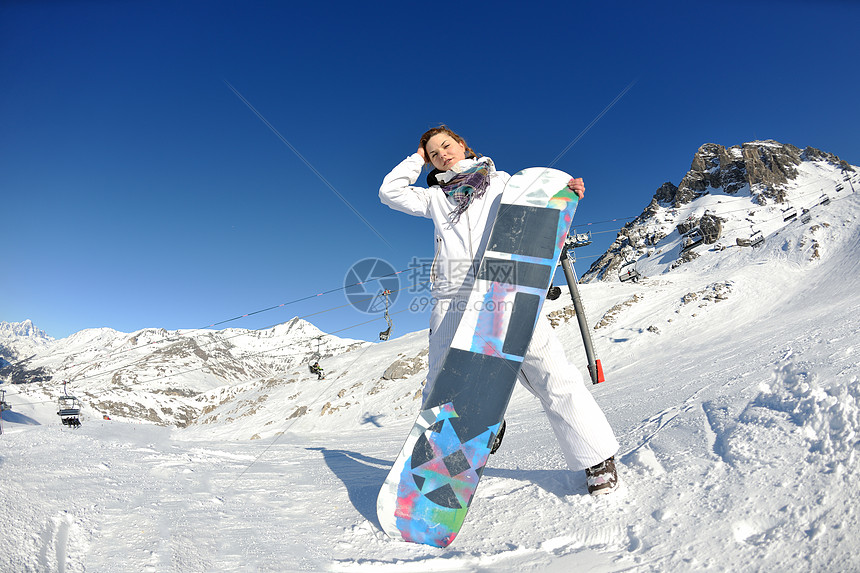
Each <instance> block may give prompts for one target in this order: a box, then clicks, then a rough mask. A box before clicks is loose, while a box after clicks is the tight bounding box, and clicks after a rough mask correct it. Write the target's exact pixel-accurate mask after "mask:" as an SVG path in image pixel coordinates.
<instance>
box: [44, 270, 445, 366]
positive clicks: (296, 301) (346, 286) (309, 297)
mask: <svg viewBox="0 0 860 573" xmlns="http://www.w3.org/2000/svg"><path fill="white" fill-rule="evenodd" d="M431 264H432V263H424V264H421V265H413V266H411V267H407V268H405V269H401V270H399V271H395V272H393V273H388V274H385V275H380V276H378V277H373V278H371V279H368V280H364V281H359V282H356V283H353V284H349V285H344V286H342V287H339V288H334V289H329V290H326V291H321V292H319V293H316V294H312V295H306V296H303V297H300V298H296V299H293V300H289V301H287V302H283V303H281V304H277V305H274V306H270V307H267V308H262V309H259V310H255V311H252V312H248V313H245V314H243V315H240V316H235V317H233V318H228V319H225V320H221V321H218V322H213V323H212V324H209V325H208V326H203V327H199V328H192V329H189V330H188V331H186V332H185V333H183V335H182V336H179V335H177V336H174V337H168V338H167V339H164V340H160V341H158V343H160V344H164V343H169V342H175V341H178V340H181V339H182V338H183V336H186V335H188V334H190V333H192V332H196V331H201V330H208V329H210V328H212V327H215V326H220V325H223V324H227V323H229V322H234V321H237V320H240V319H243V318H247V317H250V316H254V315H258V314H262V313H265V312H269V311H272V310H276V309H279V308H283V307H285V306H289V305H292V304H296V303H299V302H304V301H307V300H311V299H314V298H318V297H321V296H325V295H328V294H333V293H336V292H340V291H344V290H346V289H348V288H352V287H356V286H361V285H364V284H367V283H368V282H372V281H375V280H380V279H384V278H388V277H394V276H397V275H400V274H403V273H405V272H407V271H414V270H416V269H422V268H426V267H428V266H430V265H431ZM421 284H424V283H421ZM399 290H402V289H399ZM392 292H394V291H392ZM342 306H348V305H342ZM342 306H340V307H335V308H342ZM329 310H330V309H329ZM321 312H326V310H323V311H320V313H321ZM313 314H319V313H313ZM313 314H309V315H305V316H313ZM299 318H303V317H299ZM278 324H281V323H278ZM268 328H271V327H268ZM147 344H153V343H151V342H150V343H147ZM138 349H139V348H126V349H122V350H116V351H114V352H108V353H107V354H106V355H102V356H101V357H100V358H99V359H100V360H105V359H107V358H111V357H115V356H118V355H120V354H124V353H126V352H132V351H134V350H138ZM72 354H73V352H65V353H57V354H55V355H54V356H57V357H59V356H69V355H72ZM85 366H86V365H85ZM77 375H78V374H74V375H72V376H71V378H72V379H75V378H76V377H77Z"/></svg>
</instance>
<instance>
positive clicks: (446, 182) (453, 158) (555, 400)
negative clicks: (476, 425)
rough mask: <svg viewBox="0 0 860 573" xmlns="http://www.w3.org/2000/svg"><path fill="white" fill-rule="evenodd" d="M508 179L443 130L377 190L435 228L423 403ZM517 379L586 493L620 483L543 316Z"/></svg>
mask: <svg viewBox="0 0 860 573" xmlns="http://www.w3.org/2000/svg"><path fill="white" fill-rule="evenodd" d="M428 164H429V165H432V167H433V170H432V171H431V172H430V174H429V175H428V177H427V183H428V185H429V188H424V187H415V186H414V184H415V182H416V181H417V180H418V176H419V175H420V174H421V170H422V168H423V167H424V166H425V165H428ZM508 179H510V175H508V174H507V173H505V172H503V171H496V169H495V166H494V165H493V162H492V160H491V159H490V158H488V157H480V158H479V157H478V156H477V154H476V153H475V152H474V151H472V149H471V148H470V147H469V146H468V145H467V144H466V141H465V140H464V139H463V138H462V137H460V136H459V135H457V134H456V133H454V132H453V131H451V130H450V129H449V128H448V127H446V126H444V125H443V126H440V127H436V128H433V129H431V130H429V131H427V132H426V133H425V134H424V135H422V136H421V139H420V143H419V147H418V150H417V151H416V152H415V153H413V154H412V155H410V156H409V157H407V158H406V159H405V160H403V161H402V162H401V163H400V164H399V165H397V167H395V168H394V169H393V170H392V171H391V173H389V174H388V175H387V176H386V177H385V179H384V180H383V182H382V186H381V187H380V188H379V197H380V199H381V200H382V202H383V203H384V204H386V205H388V206H389V207H391V208H392V209H395V210H397V211H402V212H404V213H407V214H409V215H417V216H421V217H426V218H429V219H432V220H433V223H434V225H435V240H436V256H435V258H434V261H433V267H432V270H431V280H432V294H433V297H434V305H433V310H432V312H431V316H430V356H429V359H430V369H429V372H428V374H427V383H426V384H425V386H424V395H423V398H424V399H426V398H427V396H428V394H429V392H430V388H431V387H432V385H433V381H434V380H435V379H436V375H437V374H438V372H439V369H440V368H441V365H442V364H441V363H442V358H443V357H444V355H445V352H446V350H447V349H448V347H449V346H450V344H451V340H452V339H453V337H454V332H455V331H456V330H457V325H458V324H459V321H460V318H461V317H462V314H463V309H464V308H463V307H464V306H465V302H466V301H467V300H468V296H469V292H470V291H471V288H472V284H473V282H474V275H475V273H476V271H477V268H478V265H479V264H480V261H481V257H482V255H483V252H484V250H485V249H486V244H487V241H488V238H489V233H490V228H491V226H492V221H494V220H495V215H496V212H497V211H498V207H499V203H500V201H501V195H502V191H503V190H504V187H505V184H506V183H507V182H508ZM568 185H569V187H570V188H571V189H572V190H573V191H574V192H575V193H576V194H577V195H578V196H579V198H580V199H581V198H582V197H583V196H584V193H585V184H584V182H583V181H582V179H571V181H570V183H569V184H568ZM518 379H519V381H520V382H521V383H522V384H523V385H524V386H525V387H526V388H527V389H528V390H529V391H530V392H531V393H532V394H534V395H535V396H537V398H538V399H539V400H540V401H541V404H542V405H543V408H544V411H545V412H546V414H547V416H548V418H549V421H550V425H551V426H552V428H553V431H554V432H555V435H556V437H557V438H558V441H559V445H560V446H561V449H562V452H563V453H564V457H565V461H566V462H567V465H568V467H569V468H570V469H571V470H574V471H578V470H582V469H585V470H586V478H587V483H588V491H589V493H592V494H599V493H609V492H611V491H614V490H615V489H616V487H617V484H618V478H617V475H616V471H615V461H614V458H613V455H614V454H615V452H617V451H618V442H617V441H616V439H615V436H614V434H613V433H612V429H611V428H610V427H609V423H608V422H607V421H606V416H604V414H603V412H602V411H601V410H600V407H599V406H598V405H597V403H596V402H595V401H594V398H593V397H592V395H591V392H589V391H588V389H587V388H586V387H585V384H584V383H583V380H582V376H581V375H580V373H579V371H578V370H577V369H576V368H574V367H573V366H571V365H570V364H569V363H568V362H567V359H566V358H565V356H564V348H563V347H562V346H561V343H560V342H559V341H558V339H557V338H556V336H555V334H554V333H553V332H552V327H551V326H550V325H549V321H548V320H547V318H546V317H545V316H543V315H541V316H540V318H539V319H538V323H537V326H536V327H535V332H534V335H533V337H532V341H531V344H530V345H529V351H528V353H527V354H526V357H525V360H524V361H523V365H522V369H521V370H520V374H519V377H518Z"/></svg>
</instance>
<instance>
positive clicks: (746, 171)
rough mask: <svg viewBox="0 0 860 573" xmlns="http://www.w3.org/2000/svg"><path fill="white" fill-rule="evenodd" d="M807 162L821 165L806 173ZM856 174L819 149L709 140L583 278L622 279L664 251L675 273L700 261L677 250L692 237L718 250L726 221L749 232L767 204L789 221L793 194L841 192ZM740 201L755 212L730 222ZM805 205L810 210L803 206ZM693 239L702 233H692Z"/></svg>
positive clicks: (807, 199)
mask: <svg viewBox="0 0 860 573" xmlns="http://www.w3.org/2000/svg"><path fill="white" fill-rule="evenodd" d="M804 164H807V165H810V166H811V165H816V166H817V167H815V168H814V169H813V168H811V167H810V168H804V167H803V165H804ZM804 169H805V170H804ZM856 172H857V169H856V168H855V167H853V166H851V165H850V164H848V163H847V162H845V161H843V160H841V159H839V157H837V156H836V155H833V154H832V153H827V152H824V151H821V150H818V149H815V148H814V147H807V148H805V149H803V150H801V149H800V148H798V147H795V146H794V145H790V144H784V143H779V142H777V141H774V140H770V139H769V140H760V141H752V142H748V143H744V144H741V145H734V146H732V147H724V146H722V145H719V144H716V143H705V144H704V145H702V146H701V147H699V149H698V150H697V151H696V153H695V154H694V156H693V161H692V163H691V164H690V170H689V171H687V173H686V174H685V175H684V177H683V178H682V179H681V182H680V183H679V184H678V185H675V184H674V183H672V182H666V183H664V184H663V185H661V186H660V187H659V188H658V189H657V191H656V192H655V193H654V196H653V198H652V200H651V203H650V204H649V205H648V206H647V207H646V208H645V209H644V211H643V212H642V214H640V215H639V216H638V217H636V218H635V219H634V220H633V221H630V222H629V223H627V224H626V225H625V226H624V228H622V229H621V230H620V231H619V233H618V236H617V237H616V240H615V242H614V243H613V244H612V245H611V246H610V247H609V249H608V250H607V251H606V253H604V254H603V255H602V256H601V257H600V258H599V259H598V260H597V261H595V262H594V264H592V266H591V268H590V269H589V270H588V272H586V273H585V275H583V281H584V282H588V281H592V280H614V278H615V277H617V272H616V271H617V270H618V269H619V268H620V267H621V266H622V265H624V264H625V263H631V262H632V261H634V260H636V259H638V258H640V257H642V256H643V255H650V254H651V253H658V252H659V253H662V258H663V259H664V260H665V259H666V258H667V257H668V258H669V259H672V261H671V263H672V267H671V268H675V267H676V266H677V265H679V264H683V263H684V262H689V261H690V260H692V259H694V258H696V257H697V256H698V254H697V253H696V252H695V251H693V250H690V249H686V248H683V247H680V248H676V247H677V246H678V245H681V244H682V243H684V242H685V241H686V240H687V239H689V241H687V244H689V243H690V242H695V241H696V240H698V238H699V236H701V238H702V241H701V242H703V243H704V244H706V245H713V244H715V243H716V242H717V241H718V240H719V239H720V238H721V237H722V236H723V224H724V223H726V222H728V221H729V219H732V218H734V219H738V220H737V221H732V222H731V225H730V228H732V229H734V230H735V231H737V230H738V229H741V228H749V227H750V224H752V223H754V222H755V221H756V220H757V219H755V218H751V217H753V212H755V211H757V210H760V209H761V208H764V207H765V206H769V207H768V209H771V210H774V209H775V210H776V211H774V212H773V213H764V211H762V212H761V213H760V216H759V218H761V219H762V221H764V220H765V219H767V218H770V219H776V218H778V219H779V221H782V214H781V213H780V212H779V211H788V210H790V209H791V208H792V206H793V205H792V201H794V200H793V199H792V200H791V201H790V200H789V199H790V197H789V195H790V194H791V193H796V192H794V191H792V190H794V189H798V188H800V187H804V188H808V187H810V185H812V184H813V179H814V180H815V181H816V183H815V185H814V186H816V187H817V188H818V189H821V190H824V189H827V188H830V189H833V190H834V191H835V190H836V188H837V186H838V184H839V182H840V181H848V180H849V179H851V178H853V177H854V176H855V175H856V174H857V173H856ZM819 178H823V179H820V181H819ZM807 194H808V193H807ZM735 198H736V199H737V200H741V199H744V198H745V199H746V200H747V201H748V207H749V208H748V209H747V210H744V209H737V208H735V209H734V210H732V211H730V212H728V213H727V217H728V219H727V218H726V217H724V216H721V215H720V214H719V212H721V211H726V208H725V207H722V206H721V204H723V203H726V202H728V201H732V200H735ZM801 198H802V200H803V201H805V202H806V203H809V204H810V205H812V204H814V202H815V201H817V200H818V196H817V195H816V196H815V197H805V195H804V196H803V197H801V196H798V197H795V199H797V200H800V199H801ZM737 204H738V205H739V203H737ZM799 206H800V207H805V205H804V204H803V203H800V204H799ZM692 234H696V235H697V236H696V237H692V236H687V235H692ZM737 238H740V237H737ZM730 240H731V241H734V240H735V238H734V237H730Z"/></svg>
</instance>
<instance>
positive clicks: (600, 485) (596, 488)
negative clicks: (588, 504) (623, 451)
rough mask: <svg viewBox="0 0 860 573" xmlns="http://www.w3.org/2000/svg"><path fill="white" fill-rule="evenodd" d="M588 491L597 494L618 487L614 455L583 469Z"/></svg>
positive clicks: (608, 491) (609, 491)
mask: <svg viewBox="0 0 860 573" xmlns="http://www.w3.org/2000/svg"><path fill="white" fill-rule="evenodd" d="M585 478H586V482H587V483H588V493H590V494H591V495H599V494H604V493H612V492H613V491H615V490H616V489H617V488H618V474H617V473H616V471H615V456H612V457H611V458H609V459H608V460H605V461H602V462H600V463H599V464H597V465H595V466H591V467H590V468H587V469H586V470H585Z"/></svg>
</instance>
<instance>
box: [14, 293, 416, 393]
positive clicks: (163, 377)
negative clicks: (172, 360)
mask: <svg viewBox="0 0 860 573" xmlns="http://www.w3.org/2000/svg"><path fill="white" fill-rule="evenodd" d="M407 311H409V309H408V308H405V309H403V310H398V311H396V312H392V313H390V314H391V315H397V314H400V313H403V312H407ZM377 320H379V318H378V317H377V318H372V319H370V320H366V321H363V322H359V323H355V324H351V325H349V326H345V327H343V328H340V329H338V330H333V331H332V332H330V333H327V334H337V333H339V332H344V331H346V330H351V329H353V328H357V327H359V326H364V325H366V324H370V323H372V322H376V321H377ZM275 326H277V325H275ZM320 337H321V335H313V336H308V337H307V338H305V339H297V340H294V341H291V342H290V343H289V344H285V345H283V346H279V347H277V348H269V349H266V350H261V351H259V352H250V353H248V354H244V355H243V357H252V356H262V355H264V354H265V353H267V352H273V351H277V350H281V349H284V348H288V347H290V346H299V345H301V344H303V343H305V342H310V341H312V340H314V339H317V338H320ZM371 346H373V345H372V344H368V345H367V346H366V348H365V350H366V349H367V348H370V347H371ZM363 353H364V351H362V353H361V354H363ZM361 354H360V355H359V358H360V356H361ZM356 360H358V358H356ZM132 365H133V364H132ZM132 365H126V366H123V367H120V368H116V369H114V370H108V371H106V372H101V373H99V374H93V375H91V376H87V377H85V378H80V379H79V381H80V380H87V379H89V378H95V377H96V376H106V375H108V374H112V373H114V372H117V371H119V370H123V369H125V368H128V367H129V366H132ZM204 368H206V366H205V365H203V366H199V367H196V368H189V369H188V370H182V371H180V372H174V373H171V374H165V375H162V376H156V377H155V378H149V379H146V380H140V381H138V384H148V383H152V382H157V381H161V380H166V379H168V378H173V377H175V376H181V375H184V374H191V373H194V372H198V371H200V370H202V369H204ZM246 383H247V381H242V382H237V383H235V384H230V385H227V386H223V387H219V388H223V389H230V388H233V387H235V386H239V385H241V384H246ZM115 392H118V390H110V391H102V392H92V393H90V392H87V393H86V395H87V396H88V397H89V398H97V397H98V396H100V395H103V394H107V393H115ZM16 395H18V396H23V395H25V394H21V393H20V392H19V393H17V394H16ZM53 402H56V398H52V399H49V400H38V401H33V402H19V403H18V404H20V405H22V406H23V405H35V404H46V403H53Z"/></svg>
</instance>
